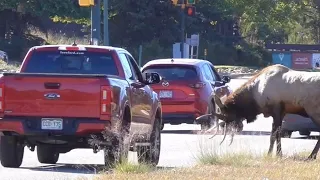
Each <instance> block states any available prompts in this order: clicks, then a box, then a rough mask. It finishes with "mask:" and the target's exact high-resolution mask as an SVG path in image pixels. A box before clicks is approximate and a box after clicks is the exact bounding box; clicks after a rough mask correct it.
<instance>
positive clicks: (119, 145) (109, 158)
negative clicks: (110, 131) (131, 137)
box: [104, 136, 130, 168]
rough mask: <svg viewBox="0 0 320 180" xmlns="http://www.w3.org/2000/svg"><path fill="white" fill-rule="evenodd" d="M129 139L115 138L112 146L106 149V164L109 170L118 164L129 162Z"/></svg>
mask: <svg viewBox="0 0 320 180" xmlns="http://www.w3.org/2000/svg"><path fill="white" fill-rule="evenodd" d="M126 139H128V137H122V136H121V137H118V138H115V139H114V141H113V143H112V146H109V147H105V148H104V164H105V166H107V167H108V168H114V167H115V166H116V165H117V164H119V163H123V162H125V161H127V160H128V154H129V148H130V146H129V142H128V140H126Z"/></svg>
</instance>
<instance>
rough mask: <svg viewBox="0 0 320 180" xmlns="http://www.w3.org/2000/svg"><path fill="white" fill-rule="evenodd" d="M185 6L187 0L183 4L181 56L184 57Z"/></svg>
mask: <svg viewBox="0 0 320 180" xmlns="http://www.w3.org/2000/svg"><path fill="white" fill-rule="evenodd" d="M183 1H184V0H183ZM184 8H185V2H183V4H182V5H181V45H180V49H181V58H183V57H184V41H185V40H184V27H185V13H184Z"/></svg>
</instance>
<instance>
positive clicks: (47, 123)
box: [41, 118, 63, 130]
mask: <svg viewBox="0 0 320 180" xmlns="http://www.w3.org/2000/svg"><path fill="white" fill-rule="evenodd" d="M62 128H63V120H62V119H60V118H42V119H41V129H46V130H62Z"/></svg>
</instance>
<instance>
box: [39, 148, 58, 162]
mask: <svg viewBox="0 0 320 180" xmlns="http://www.w3.org/2000/svg"><path fill="white" fill-rule="evenodd" d="M59 155H60V154H59V153H57V152H56V150H55V149H54V148H52V147H50V146H45V145H39V146H37V156H38V161H39V162H40V163H43V164H56V163H57V162H58V160H59Z"/></svg>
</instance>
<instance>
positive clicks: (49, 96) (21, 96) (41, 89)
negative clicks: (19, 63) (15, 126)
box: [4, 76, 106, 118]
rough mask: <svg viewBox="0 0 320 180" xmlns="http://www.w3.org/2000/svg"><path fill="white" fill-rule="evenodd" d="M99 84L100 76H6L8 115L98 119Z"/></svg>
mask: <svg viewBox="0 0 320 180" xmlns="http://www.w3.org/2000/svg"><path fill="white" fill-rule="evenodd" d="M105 80H106V79H105V78H104V81H105ZM100 84H101V78H98V77H81V78H75V77H71V76H70V77H68V76H65V77H59V78H57V77H50V76H39V77H37V76H34V77H33V76H5V78H4V86H5V87H4V93H5V95H4V97H5V99H4V109H5V115H10V116H38V117H39V116H45V117H50V116H51V117H88V118H98V117H99V116H100Z"/></svg>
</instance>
